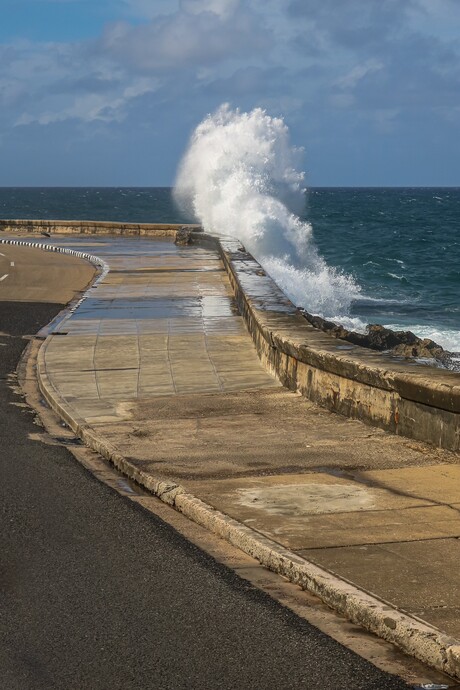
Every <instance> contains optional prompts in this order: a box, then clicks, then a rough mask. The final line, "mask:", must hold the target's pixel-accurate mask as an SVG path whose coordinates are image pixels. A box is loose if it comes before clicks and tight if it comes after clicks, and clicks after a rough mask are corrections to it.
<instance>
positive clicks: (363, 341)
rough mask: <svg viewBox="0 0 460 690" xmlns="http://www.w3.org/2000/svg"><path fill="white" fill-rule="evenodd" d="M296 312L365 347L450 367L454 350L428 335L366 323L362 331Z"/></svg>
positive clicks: (334, 333) (332, 334)
mask: <svg viewBox="0 0 460 690" xmlns="http://www.w3.org/2000/svg"><path fill="white" fill-rule="evenodd" d="M299 311H300V313H301V314H302V315H303V316H304V317H305V319H306V320H307V321H308V323H310V324H311V325H312V326H314V327H315V328H318V329H320V330H321V331H323V332H324V333H328V335H331V336H333V337H334V338H340V339H341V340H346V341H347V342H349V343H352V344H353V345H359V346H361V347H367V348H370V349H371V350H377V351H378V352H389V353H390V354H392V355H396V356H398V357H406V358H410V359H429V360H435V361H436V363H437V365H438V366H442V367H446V368H448V369H450V368H451V366H450V362H451V359H452V357H454V356H455V355H454V353H452V352H449V351H448V350H444V348H442V347H441V345H438V344H437V343H435V342H434V340H430V338H418V337H417V336H416V335H415V334H414V333H412V331H392V330H391V329H389V328H385V327H384V326H381V325H379V324H369V325H368V326H367V327H366V333H357V332H356V331H349V330H348V329H346V328H345V327H344V326H341V325H340V324H337V323H334V322H333V321H328V320H327V319H323V318H321V316H313V315H312V314H309V313H308V312H307V311H305V310H303V309H300V310H299Z"/></svg>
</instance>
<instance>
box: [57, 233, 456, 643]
mask: <svg viewBox="0 0 460 690" xmlns="http://www.w3.org/2000/svg"><path fill="white" fill-rule="evenodd" d="M52 241H53V244H58V243H59V244H62V245H64V246H67V247H72V248H78V249H79V250H82V251H91V252H92V253H94V254H96V255H98V256H100V257H102V258H103V259H104V260H105V261H107V262H108V263H109V265H110V272H109V274H108V275H107V276H106V278H105V279H104V280H103V281H102V283H100V284H99V286H98V287H97V288H96V289H93V290H91V291H90V293H89V295H88V297H87V299H86V300H85V301H84V302H83V304H82V305H81V306H80V307H79V309H78V310H77V311H76V313H75V314H74V315H73V316H72V317H71V318H69V319H67V320H65V321H64V322H62V323H61V324H60V325H58V326H57V327H56V328H55V331H54V332H55V333H56V335H54V336H53V337H52V338H51V339H50V340H49V341H48V344H47V349H46V354H45V364H46V374H47V376H48V378H49V380H50V382H51V384H52V385H53V386H54V388H55V391H56V393H57V395H59V396H61V397H62V399H63V400H64V403H65V405H66V407H67V409H68V410H69V411H70V413H71V414H72V415H73V416H74V417H75V418H76V419H80V420H84V421H85V422H87V423H89V424H90V425H91V426H92V427H93V428H94V429H95V430H96V431H97V433H98V434H99V435H100V436H102V437H103V438H105V439H106V440H107V441H108V442H109V443H110V444H111V445H112V446H113V447H114V448H115V449H117V450H118V451H119V452H120V453H122V454H123V455H124V456H125V457H127V458H128V459H129V461H130V462H131V463H133V464H134V465H135V466H137V467H139V468H140V469H142V470H143V471H144V472H147V473H151V474H152V475H153V476H154V477H156V478H159V479H167V480H173V481H175V482H178V483H180V484H181V485H182V486H184V487H185V488H186V489H187V490H188V491H190V492H191V493H193V494H194V495H196V496H198V497H199V498H201V499H202V500H204V501H205V502H207V503H208V504H210V505H212V506H213V507H215V508H217V509H219V510H222V511H223V512H225V513H227V514H228V515H230V516H231V517H234V518H235V519H237V520H239V521H240V522H243V523H244V524H246V525H247V526H250V527H252V528H253V529H255V530H256V531H257V532H259V533H261V534H263V535H265V536H267V537H269V538H270V539H272V540H274V541H275V542H277V543H279V544H281V545H282V546H285V547H287V548H289V549H291V550H293V551H295V552H296V553H297V554H298V555H299V556H303V557H305V558H307V559H309V560H312V561H314V562H316V563H317V564H319V565H321V566H323V567H325V568H327V569H329V570H330V571H332V572H334V573H336V574H338V575H339V576H341V577H345V578H346V579H347V580H349V581H351V582H353V583H355V584H356V585H358V586H360V587H362V588H363V589H365V590H366V591H368V592H370V593H372V594H375V595H377V596H378V597H380V598H381V599H384V600H385V601H388V602H389V603H391V604H393V605H395V606H396V607H399V608H402V609H403V610H404V611H406V612H409V613H411V614H414V615H416V616H419V617H421V618H423V619H424V620H426V621H427V622H429V623H430V624H433V625H435V626H438V627H439V628H440V629H442V630H443V631H445V632H447V633H449V634H451V635H454V636H457V637H460V616H459V603H458V586H459V576H458V569H457V568H456V567H455V566H454V563H455V562H456V559H457V557H458V556H460V554H457V551H458V544H460V496H459V494H458V488H457V487H458V480H459V479H460V466H459V457H458V455H456V454H453V453H449V452H447V451H440V450H437V449H434V448H432V447H430V446H427V445H425V444H423V443H420V442H415V441H411V440H409V439H405V438H402V437H396V436H392V435H391V434H388V433H386V432H384V431H382V430H380V429H376V428H371V427H368V426H365V425H364V424H362V423H360V422H358V421H356V420H351V419H346V418H343V417H339V416H337V415H334V414H332V413H329V412H327V411H326V410H323V409H320V408H318V407H316V406H315V405H314V404H312V403H311V402H309V401H307V400H305V399H303V398H301V397H300V396H299V395H297V394H295V393H291V392H289V391H287V390H286V389H284V388H282V387H281V386H280V385H279V383H278V382H277V381H276V380H275V379H274V378H273V377H272V376H271V375H270V374H268V373H267V372H265V371H264V370H263V368H262V366H261V364H260V362H259V359H258V357H257V355H256V352H255V349H254V347H253V344H252V341H251V340H250V337H249V335H248V333H247V331H246V328H245V325H244V322H243V320H242V318H241V316H240V315H239V314H238V313H237V311H236V308H235V304H234V301H233V295H232V290H231V286H230V284H229V281H228V278H227V274H226V273H225V271H224V268H223V265H222V264H221V262H220V260H219V257H218V255H217V253H216V252H215V251H213V250H211V249H208V248H204V247H200V246H197V245H192V246H186V247H176V246H175V245H174V243H173V242H172V240H171V239H161V240H160V239H114V238H101V239H96V240H94V239H91V242H90V243H88V240H87V239H86V240H85V239H82V240H81V241H80V240H76V239H75V238H72V239H67V238H58V237H55V236H53V240H52ZM261 299H263V300H264V304H266V305H267V304H268V306H267V308H269V296H267V295H265V294H264V295H261ZM267 299H268V302H267Z"/></svg>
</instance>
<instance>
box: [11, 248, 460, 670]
mask: <svg viewBox="0 0 460 690" xmlns="http://www.w3.org/2000/svg"><path fill="white" fill-rule="evenodd" d="M0 243H1V244H17V245H23V246H30V247H34V248H38V249H42V250H45V251H58V252H62V253H68V254H72V255H74V256H77V257H78V258H83V259H86V260H88V261H90V262H91V263H93V264H96V265H97V266H99V267H101V266H102V272H101V273H100V274H99V275H98V276H97V278H96V279H95V281H94V283H93V284H92V286H91V287H89V288H88V289H87V291H86V292H85V294H84V296H83V297H82V298H81V300H79V301H78V303H77V304H76V305H75V306H74V307H73V308H72V312H71V313H73V311H75V309H77V308H78V306H79V305H80V304H81V302H82V301H83V300H84V299H85V295H86V294H87V293H88V292H89V291H90V290H91V288H92V287H94V286H95V285H96V284H98V283H99V282H101V280H103V278H104V277H105V276H106V275H107V273H108V272H109V266H108V264H106V263H105V262H103V261H102V260H101V259H98V257H94V256H92V255H90V254H85V253H84V252H77V251H75V250H69V249H65V248H60V247H54V246H52V245H43V244H39V243H33V242H23V241H20V240H9V239H8V240H5V239H0ZM64 311H66V316H65V317H64V320H66V319H68V318H70V316H71V313H68V311H67V310H64ZM52 338H53V335H52V334H50V335H48V337H47V338H46V340H44V341H41V340H40V342H41V343H42V344H41V346H40V349H39V352H38V358H37V381H38V386H39V389H40V391H41V393H42V395H43V396H44V398H45V400H46V401H47V402H48V404H49V405H50V406H51V408H52V409H53V410H54V411H55V412H56V413H57V414H58V415H59V416H60V417H61V418H62V419H63V420H64V422H65V423H66V424H67V425H68V426H69V427H70V429H71V430H72V431H73V432H74V433H75V435H76V436H78V437H79V438H80V439H81V440H82V441H83V442H84V443H85V444H86V445H87V446H89V447H90V448H92V449H93V450H95V451H97V452H98V453H100V454H101V455H102V456H103V457H104V458H106V459H107V460H109V461H110V462H111V463H112V464H113V465H114V466H115V467H116V468H117V469H118V470H119V471H121V472H122V473H123V474H124V475H126V476H127V477H129V478H130V479H132V480H134V481H135V482H137V483H138V484H140V485H141V486H143V487H144V488H145V489H147V490H148V491H149V492H151V493H152V494H154V495H155V496H157V497H158V498H160V499H161V500H162V501H163V502H164V503H166V504H168V505H170V506H172V507H174V508H175V509H176V510H177V511H179V512H180V513H182V514H184V515H185V516H186V517H188V518H189V519H191V520H193V521H194V522H196V523H197V524H199V525H201V526H202V527H205V528H206V529H208V530H210V531H211V532H213V533H214V534H216V535H217V536H219V537H221V538H223V539H225V540H227V541H228V542H229V543H231V544H232V545H233V546H236V547H237V548H239V549H240V550H242V551H243V552H245V553H246V554H248V555H250V556H252V557H253V558H255V559H256V560H258V561H259V562H260V563H261V564H262V565H264V566H265V567H267V568H268V569H269V570H271V571H273V572H276V573H278V574H280V575H282V576H284V577H286V578H287V579H288V580H289V581H290V582H292V583H293V584H296V585H299V586H300V587H301V588H302V589H304V590H307V591H309V592H311V593H312V594H314V595H316V596H318V597H319V598H320V599H321V600H322V601H323V602H324V603H326V604H327V605H328V606H330V607H331V608H333V609H334V610H335V611H337V612H338V613H340V614H342V615H344V616H345V617H347V618H348V619H349V620H351V621H352V622H353V623H356V624H358V625H361V626H362V627H364V628H366V629H367V630H369V631H370V632H373V633H374V634H376V635H377V636H378V637H381V638H383V639H384V640H386V641H387V642H391V643H393V644H395V645H396V646H398V647H399V648H400V649H402V650H403V651H404V652H406V653H407V654H409V655H411V656H413V657H415V658H417V659H419V660H420V661H422V662H424V663H426V664H428V665H429V666H432V667H433V668H436V669H438V670H439V671H442V672H444V673H447V674H449V675H451V676H453V677H455V678H457V679H460V640H457V639H455V638H453V637H451V636H449V635H446V634H444V633H442V632H441V631H440V630H438V629H437V628H435V627H434V626H431V625H429V624H428V623H426V622H425V621H423V620H422V619H419V618H417V617H415V616H410V615H408V614H406V613H404V612H403V611H399V610H398V609H396V608H395V607H393V606H392V605H391V604H389V603H387V602H385V601H384V600H382V599H379V598H377V597H376V596H373V595H371V594H368V593H367V592H365V591H363V590H361V589H359V588H358V587H356V586H355V585H353V584H352V583H351V582H348V581H347V580H346V579H345V578H339V577H337V576H336V575H333V574H332V573H331V572H329V571H327V570H326V569H324V568H320V567H319V566H317V565H315V564H314V563H312V562H310V561H307V560H306V559H304V558H302V557H301V556H299V555H298V554H296V553H295V552H294V551H291V550H289V549H286V548H285V547H283V546H280V545H279V544H277V543H276V542H274V541H273V540H271V539H269V538H267V537H265V536H264V535H262V534H260V533H257V532H255V530H253V529H252V528H250V527H248V526H247V525H244V524H242V523H240V522H238V521H237V520H235V519H233V518H231V517H229V516H228V515H226V514H225V513H223V512H221V511H219V510H216V509H215V508H213V507H212V506H211V505H209V504H207V503H205V502H204V501H202V500H201V499H199V498H197V497H196V496H194V495H193V494H191V493H189V492H187V491H186V490H185V488H184V487H182V486H181V485H180V484H177V483H175V482H171V481H170V482H168V481H165V480H160V479H158V478H156V477H155V476H153V475H152V474H149V473H147V472H144V471H143V470H140V469H138V468H137V467H135V466H134V465H133V464H132V463H131V462H130V461H129V460H128V459H127V458H126V457H125V456H124V455H123V454H122V453H120V452H119V451H118V450H117V449H116V448H115V447H114V446H113V445H112V444H110V443H109V442H108V441H106V440H105V439H104V438H103V436H102V435H100V434H98V433H97V431H96V430H95V429H94V428H93V427H92V426H91V425H89V424H88V423H87V422H86V421H85V420H84V419H82V418H80V417H79V416H78V415H76V414H75V413H73V412H72V411H71V408H70V407H69V406H68V404H67V403H66V401H65V400H64V399H63V398H62V396H61V395H60V393H59V391H58V390H57V389H56V387H55V386H54V385H53V384H52V382H51V381H50V379H49V377H48V374H47V370H46V361H45V354H46V350H47V347H48V345H49V343H50V342H51V341H52Z"/></svg>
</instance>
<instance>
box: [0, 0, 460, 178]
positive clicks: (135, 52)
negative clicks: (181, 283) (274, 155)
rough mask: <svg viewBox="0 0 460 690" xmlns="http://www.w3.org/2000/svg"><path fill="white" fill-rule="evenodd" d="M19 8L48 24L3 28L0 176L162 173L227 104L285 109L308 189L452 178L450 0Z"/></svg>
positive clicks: (456, 66)
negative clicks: (67, 16) (68, 17)
mask: <svg viewBox="0 0 460 690" xmlns="http://www.w3.org/2000/svg"><path fill="white" fill-rule="evenodd" d="M20 4H21V10H22V13H23V16H27V7H28V6H30V8H31V11H32V6H33V8H34V11H36V9H37V6H40V7H41V8H42V13H43V18H44V19H43V21H44V22H45V19H46V25H47V26H46V31H45V28H44V29H43V37H44V38H43V39H41V37H40V36H38V37H37V36H35V37H34V38H33V39H32V38H30V37H27V34H26V30H25V28H24V33H23V35H21V32H20V31H19V29H18V24H17V23H16V25H14V27H13V25H12V27H11V30H10V33H8V26H7V25H5V26H3V28H2V32H1V34H0V36H1V39H0V40H1V42H0V151H1V154H2V160H3V163H4V165H3V166H2V171H1V173H0V184H3V185H9V184H11V185H14V184H43V185H47V184H120V185H121V184H127V185H129V184H132V185H140V184H145V185H156V184H170V183H171V182H172V180H173V176H174V170H175V166H176V165H177V161H178V160H179V158H180V155H181V152H182V150H183V148H184V146H185V143H186V141H187V139H188V136H189V133H190V132H191V131H192V129H193V128H194V126H195V125H196V123H197V122H199V121H200V120H202V118H203V117H204V116H205V115H206V114H207V113H208V112H212V111H213V110H215V108H216V107H218V105H219V104H220V103H222V102H224V101H226V102H230V103H231V104H232V105H233V106H234V107H241V108H242V109H244V110H251V109H252V108H254V107H262V108H265V109H267V111H268V112H269V113H270V114H271V115H273V116H284V118H285V120H286V123H287V124H288V125H289V127H290V130H291V133H292V138H293V141H294V142H295V143H296V144H297V145H299V146H305V147H306V149H307V160H308V169H309V179H308V182H309V183H310V184H317V185H328V184H330V185H337V184H339V185H347V184H348V185H366V184H368V185H380V184H387V185H390V184H395V185H397V184H406V185H411V184H414V185H417V184H422V185H423V184H427V185H430V184H440V185H442V184H453V185H458V184H460V180H459V175H458V166H457V157H458V154H459V153H460V151H459V149H460V144H459V141H460V137H459V114H460V88H459V87H460V42H459V39H458V37H457V34H458V31H456V27H458V25H459V21H460V6H459V3H457V2H456V0H438V1H437V2H436V3H433V2H429V0H405V2H401V1H400V0H348V1H347V2H346V3H343V2H342V0H290V2H289V1H286V2H283V3H280V2H279V1H278V0H264V1H263V0H181V1H180V2H179V1H175V0H156V1H155V3H152V2H150V1H147V0H102V2H101V3H98V4H96V5H95V4H93V3H86V2H84V0H55V1H54V2H51V0H21V2H20ZM58 8H59V10H60V11H61V12H62V11H63V10H65V11H70V8H72V17H74V18H77V19H78V18H80V21H81V25H80V24H79V23H78V21H77V19H76V20H75V25H74V27H73V35H75V36H76V38H73V39H72V40H70V39H63V38H62V37H61V36H62V35H63V32H62V30H61V29H60V27H59V24H58V22H57V20H56V30H55V33H54V34H53V40H49V36H50V32H51V33H52V27H53V17H55V16H56V17H57V9H58ZM66 8H67V9H66ZM18 21H19V20H18ZM39 29H40V27H38V28H36V29H35V33H37V32H38V33H39Z"/></svg>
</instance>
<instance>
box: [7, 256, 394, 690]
mask: <svg viewBox="0 0 460 690" xmlns="http://www.w3.org/2000/svg"><path fill="white" fill-rule="evenodd" d="M0 251H3V250H2V248H1V247H0ZM36 254H37V261H40V258H41V255H42V254H41V252H36ZM56 258H58V257H56ZM24 280H26V277H24ZM0 296H1V292H0ZM59 309H60V306H59V305H58V304H56V303H53V304H49V303H44V302H41V303H35V302H12V301H3V302H1V301H0V332H3V334H2V335H0V476H1V482H0V505H1V521H2V524H1V531H0V539H1V542H0V636H1V642H0V687H1V688H2V690H29V689H31V690H32V689H33V690H36V689H40V690H41V689H43V690H45V689H46V690H51V689H53V688H59V689H62V690H72V689H75V690H77V689H78V690H93V689H94V690H102V689H103V690H117V689H120V690H134V689H137V688H139V689H142V690H149V689H150V688H158V689H161V690H163V689H165V690H166V689H169V688H171V689H172V688H174V689H178V690H180V689H182V688H184V689H187V690H190V689H192V688H200V689H207V688H209V689H210V690H211V689H212V690H217V689H220V688H225V689H227V688H228V689H229V690H230V689H232V690H235V689H240V688H241V689H246V688H247V689H251V690H253V689H254V690H255V689H258V688H261V689H262V688H263V689H264V690H266V689H267V688H276V689H281V690H284V689H285V688H286V689H287V688H296V689H297V688H306V689H308V690H320V689H321V690H360V689H366V690H371V689H375V690H387V689H388V690H390V689H391V690H397V689H402V688H407V687H408V686H407V685H406V684H405V683H403V682H402V681H400V680H399V679H397V678H394V677H390V676H387V675H385V674H384V673H382V672H381V671H379V670H377V669H376V668H375V667H373V666H372V665H371V664H369V663H368V662H366V661H364V660H362V659H361V658H359V657H357V656H356V655H354V654H353V653H352V652H350V651H349V650H347V649H345V648H344V647H342V646H340V645H339V644H338V643H336V642H334V641H333V640H331V639H330V638H328V637H327V636H325V635H324V634H323V633H321V632H319V631H317V630H316V629H315V628H313V627H311V626H310V625H309V624H308V623H306V622H305V621H303V620H302V619H300V618H297V617H296V616H295V615H294V614H293V613H292V612H291V611H289V610H288V609H285V608H283V607H282V606H281V605H279V604H278V603H276V602H275V601H273V600H272V599H271V598H269V597H268V596H267V595H266V594H264V593H263V592H260V591H259V590H256V589H255V588H253V587H252V586H251V585H250V584H249V583H248V582H246V581H243V580H241V579H240V578H239V577H238V576H237V575H236V574H235V573H233V572H232V571H231V570H229V569H227V568H226V567H224V566H222V565H220V564H218V563H216V562H215V561H214V560H213V559H211V558H210V557H209V556H208V555H206V554H205V553H203V552H202V551H200V550H199V549H198V548H197V547H195V546H193V545H192V544H191V543H189V542H188V541H186V540H185V539H184V538H183V537H182V536H181V535H179V534H178V533H177V532H176V531H175V530H174V529H173V528H171V527H170V526H168V525H166V524H165V523H163V522H162V521H161V520H160V519H158V518H155V517H154V516H152V515H151V514H148V513H146V512H144V511H143V510H142V509H140V508H138V507H137V506H136V505H134V504H133V503H132V502H129V501H127V500H124V499H123V498H122V497H120V496H119V495H118V494H116V493H114V492H113V491H111V490H110V489H109V488H108V487H107V486H105V485H104V484H101V483H99V482H98V481H97V480H96V479H95V478H94V477H93V476H92V475H90V474H89V473H87V472H86V470H84V469H83V468H82V466H81V465H79V464H78V462H77V461H76V460H75V459H74V457H73V456H72V455H71V454H70V453H69V452H68V451H67V450H66V449H65V448H63V447H61V446H58V445H47V444H45V443H43V442H40V441H38V440H34V439H36V438H37V432H40V428H39V427H37V426H36V424H35V423H34V414H33V413H32V412H31V411H30V410H29V409H28V408H26V407H24V406H23V400H22V398H21V397H20V396H19V395H18V393H17V392H15V391H14V390H12V387H11V378H10V375H11V373H12V372H14V369H15V366H16V363H17V361H18V358H19V356H20V353H21V351H22V349H23V347H24V346H25V345H26V341H25V340H23V339H22V337H21V336H22V334H30V333H33V332H36V331H37V330H38V329H39V327H40V326H42V325H44V324H45V323H47V322H48V321H49V320H51V318H52V317H53V316H54V315H55V314H56V312H57V311H59Z"/></svg>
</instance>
